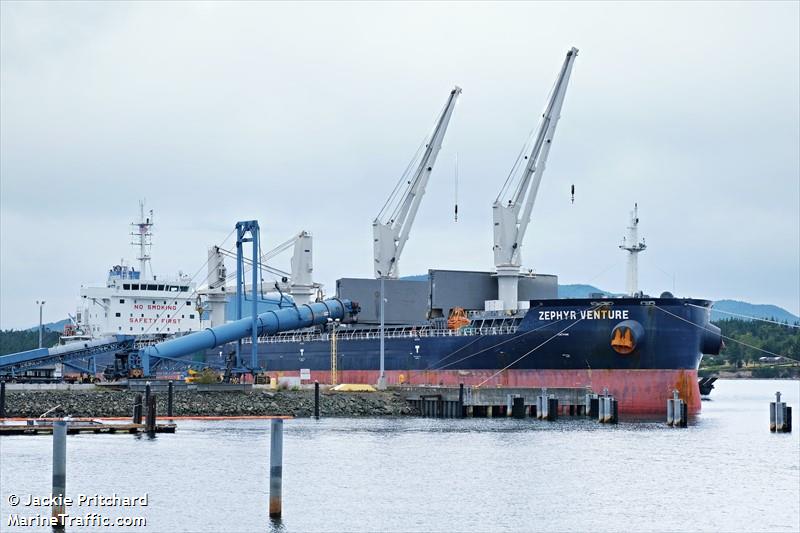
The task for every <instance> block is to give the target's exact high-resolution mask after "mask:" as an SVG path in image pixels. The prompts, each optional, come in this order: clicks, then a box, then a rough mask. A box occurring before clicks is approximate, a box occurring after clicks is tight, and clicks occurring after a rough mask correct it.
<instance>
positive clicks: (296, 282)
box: [201, 231, 322, 325]
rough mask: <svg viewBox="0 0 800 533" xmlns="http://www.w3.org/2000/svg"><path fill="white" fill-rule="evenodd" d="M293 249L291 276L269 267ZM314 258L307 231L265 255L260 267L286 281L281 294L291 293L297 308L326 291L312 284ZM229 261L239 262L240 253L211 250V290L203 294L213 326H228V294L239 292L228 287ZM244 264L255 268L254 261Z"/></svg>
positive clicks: (311, 242)
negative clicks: (226, 321) (271, 262)
mask: <svg viewBox="0 0 800 533" xmlns="http://www.w3.org/2000/svg"><path fill="white" fill-rule="evenodd" d="M291 248H293V249H294V250H293V253H292V259H291V272H286V271H284V270H281V269H279V268H275V267H273V266H269V265H268V264H267V261H269V260H271V259H274V258H275V256H277V255H278V254H280V253H283V252H285V251H286V250H289V249H291ZM312 254H313V241H312V236H311V234H310V233H309V232H307V231H301V232H299V233H297V234H296V235H294V236H293V237H292V238H290V239H288V240H286V241H285V242H282V243H281V244H279V245H278V246H276V247H275V248H273V249H272V250H269V251H268V252H265V253H264V254H263V255H262V256H261V258H260V263H261V265H260V266H261V269H262V270H264V271H266V272H269V273H270V274H273V275H275V276H277V277H279V278H280V279H281V280H282V281H281V282H279V286H280V288H281V290H282V291H287V292H288V293H289V294H290V295H291V296H292V298H293V299H294V302H295V304H297V305H302V304H307V303H311V302H312V301H314V299H315V298H316V296H317V293H318V292H319V291H320V288H321V287H322V285H320V284H319V283H314V281H313V280H312V274H313V272H314V267H313V265H314V263H313V255H312ZM225 257H229V258H233V259H235V258H236V252H233V251H231V250H226V249H224V248H220V247H219V246H211V247H210V248H209V249H208V263H207V264H208V277H207V279H208V288H207V289H205V290H203V291H201V293H202V295H203V296H204V297H205V300H206V301H207V302H208V304H209V308H210V309H209V311H210V314H211V323H212V325H219V324H224V323H225V308H226V305H227V303H228V294H235V292H233V291H235V287H233V286H227V283H228V281H229V279H230V278H232V276H231V275H228V273H227V269H226V268H225V261H224V258H225ZM243 262H244V265H245V267H250V266H251V264H252V261H250V260H249V259H247V258H244V259H243ZM283 280H285V281H283ZM245 289H246V290H249V287H248V286H247V284H245ZM270 294H272V293H270Z"/></svg>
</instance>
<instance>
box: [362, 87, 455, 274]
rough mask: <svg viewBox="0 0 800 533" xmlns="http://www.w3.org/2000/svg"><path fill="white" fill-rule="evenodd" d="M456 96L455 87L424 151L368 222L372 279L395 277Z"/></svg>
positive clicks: (417, 155) (410, 165) (411, 164)
mask: <svg viewBox="0 0 800 533" xmlns="http://www.w3.org/2000/svg"><path fill="white" fill-rule="evenodd" d="M460 94H461V88H460V87H458V86H456V87H455V88H454V89H453V90H452V91H450V94H449V95H448V97H447V102H446V104H445V106H444V109H443V110H442V112H441V115H440V116H439V119H438V120H437V121H436V125H435V126H434V128H433V131H432V132H431V135H430V137H429V138H428V139H427V142H425V143H424V151H423V150H422V147H420V151H419V152H418V153H417V154H416V155H415V157H414V159H412V162H411V163H410V164H409V165H408V167H407V168H406V171H405V172H404V173H403V175H402V176H401V177H400V180H399V181H398V182H397V185H395V188H394V190H392V193H391V194H390V195H389V199H388V200H386V203H385V204H384V206H383V208H382V209H381V211H380V213H378V216H377V217H375V220H374V221H373V222H372V233H373V238H374V243H373V246H374V256H375V277H376V278H397V277H398V273H399V267H398V264H399V262H400V256H401V254H402V253H403V248H404V247H405V245H406V242H407V241H408V235H409V233H410V232H411V226H412V225H413V224H414V218H415V217H416V216H417V210H418V209H419V205H420V203H421V202H422V197H423V196H424V195H425V187H426V186H427V184H428V180H429V179H430V176H431V172H433V165H434V163H436V156H437V155H438V154H439V149H440V148H441V147H442V141H443V140H444V135H445V133H446V132H447V126H448V124H449V122H450V117H451V116H452V114H453V109H454V108H455V105H456V100H457V99H458V96H459V95H460ZM420 152H422V156H421V157H420V159H419V163H418V164H417V165H416V167H415V169H414V171H413V173H410V170H411V168H412V167H413V166H414V161H415V160H416V158H417V157H419V154H420Z"/></svg>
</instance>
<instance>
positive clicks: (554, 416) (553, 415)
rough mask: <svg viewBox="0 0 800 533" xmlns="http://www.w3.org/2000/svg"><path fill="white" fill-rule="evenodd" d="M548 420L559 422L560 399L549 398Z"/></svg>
mask: <svg viewBox="0 0 800 533" xmlns="http://www.w3.org/2000/svg"><path fill="white" fill-rule="evenodd" d="M547 420H549V421H550V422H555V421H556V420H558V398H547Z"/></svg>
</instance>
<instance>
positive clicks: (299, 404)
mask: <svg viewBox="0 0 800 533" xmlns="http://www.w3.org/2000/svg"><path fill="white" fill-rule="evenodd" d="M135 396H136V393H134V392H129V391H115V390H89V391H76V390H67V391H59V390H48V391H42V390H37V391H7V393H6V416H8V417H38V416H40V415H42V414H43V413H45V412H47V411H49V410H51V409H53V408H55V407H57V409H56V410H54V411H53V412H52V413H51V414H50V415H48V416H54V417H55V416H66V415H69V416H74V417H104V416H105V417H117V416H131V413H132V411H133V401H134V397H135ZM157 402H158V414H159V416H164V415H166V413H167V395H166V393H159V394H158V395H157ZM173 414H174V415H175V416H243V415H244V416H260V415H291V416H296V417H309V416H313V414H314V392H313V391H311V390H300V391H264V390H253V391H252V392H196V391H175V396H174V400H173ZM414 414H417V413H416V412H415V410H414V409H413V408H412V407H411V406H410V404H409V403H408V402H406V401H405V398H404V397H403V396H401V395H399V394H397V393H394V392H364V393H352V392H347V393H343V392H323V393H322V394H321V395H320V415H321V416H338V417H360V416H363V417H374V416H403V415H414Z"/></svg>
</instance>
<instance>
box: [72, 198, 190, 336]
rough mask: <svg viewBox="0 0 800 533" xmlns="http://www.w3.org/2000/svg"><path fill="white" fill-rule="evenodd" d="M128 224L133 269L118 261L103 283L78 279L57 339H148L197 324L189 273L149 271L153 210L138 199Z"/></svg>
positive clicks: (179, 332) (185, 329) (183, 329)
mask: <svg viewBox="0 0 800 533" xmlns="http://www.w3.org/2000/svg"><path fill="white" fill-rule="evenodd" d="M131 226H133V231H132V232H131V236H132V237H133V239H134V240H133V242H131V244H132V245H134V246H136V247H137V249H138V252H139V255H138V257H137V259H138V261H139V269H138V270H137V269H136V268H134V267H133V266H130V265H127V264H125V262H124V261H120V264H118V265H114V266H113V267H111V269H110V270H109V271H108V279H107V280H106V282H105V284H102V285H82V286H81V291H80V298H79V301H78V306H77V311H76V313H75V316H74V317H70V318H71V323H70V324H67V325H66V326H65V327H64V334H63V336H62V337H61V341H62V342H63V343H67V342H72V341H79V340H90V339H95V338H99V337H107V336H109V335H132V336H136V337H138V338H139V339H137V341H148V340H150V341H154V340H160V339H163V338H165V337H169V336H172V335H177V334H184V333H191V332H193V331H198V330H199V329H201V328H200V314H201V311H202V307H201V305H200V302H199V300H198V299H197V292H196V290H195V284H194V283H193V282H192V281H191V278H190V277H189V276H187V275H185V274H183V273H181V272H179V273H178V275H177V276H174V277H171V278H170V277H162V276H156V275H155V274H154V273H153V272H152V267H151V266H150V251H151V245H152V236H153V232H152V228H153V211H152V210H150V211H149V212H145V208H144V203H143V202H139V221H138V222H133V223H131ZM148 271H149V275H148Z"/></svg>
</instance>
